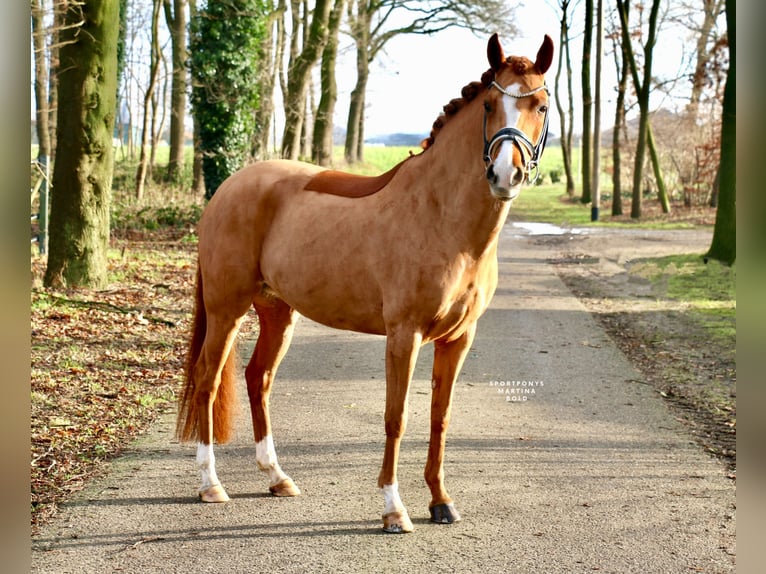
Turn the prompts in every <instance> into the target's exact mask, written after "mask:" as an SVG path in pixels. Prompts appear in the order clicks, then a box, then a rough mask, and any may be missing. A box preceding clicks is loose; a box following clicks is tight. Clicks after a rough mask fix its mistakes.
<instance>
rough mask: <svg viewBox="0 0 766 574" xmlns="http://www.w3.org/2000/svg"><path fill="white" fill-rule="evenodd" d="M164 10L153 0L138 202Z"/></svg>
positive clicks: (143, 178)
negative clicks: (160, 26)
mask: <svg viewBox="0 0 766 574" xmlns="http://www.w3.org/2000/svg"><path fill="white" fill-rule="evenodd" d="M161 8H162V0H152V28H151V30H152V31H151V63H150V72H149V85H148V86H147V88H146V92H145V93H144V119H143V123H142V128H141V156H140V158H139V160H138V168H137V170H136V191H135V196H136V199H137V200H140V199H142V198H143V196H144V187H145V185H146V176H147V173H148V171H149V165H150V162H149V158H148V157H147V151H148V150H147V148H148V146H149V139H150V138H151V137H152V133H153V130H152V128H151V125H150V124H151V118H152V116H153V114H152V106H151V103H152V98H153V96H154V90H155V89H156V86H157V79H158V78H159V71H160V61H161V59H162V53H161V50H160V38H159V21H160V9H161Z"/></svg>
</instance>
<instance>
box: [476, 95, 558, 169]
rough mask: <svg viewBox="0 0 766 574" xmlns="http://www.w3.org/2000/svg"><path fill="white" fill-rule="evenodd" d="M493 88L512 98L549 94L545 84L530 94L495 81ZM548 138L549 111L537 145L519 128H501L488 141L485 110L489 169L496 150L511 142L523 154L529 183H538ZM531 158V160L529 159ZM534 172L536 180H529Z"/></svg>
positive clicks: (487, 163) (485, 161) (485, 146)
mask: <svg viewBox="0 0 766 574" xmlns="http://www.w3.org/2000/svg"><path fill="white" fill-rule="evenodd" d="M491 87H495V88H497V89H498V90H500V91H501V92H502V93H503V94H504V95H506V96H508V97H510V98H515V99H519V98H526V97H528V96H531V95H533V94H536V93H537V92H539V91H541V90H545V93H546V94H548V93H549V92H548V86H546V85H545V84H543V85H542V86H539V87H537V88H535V89H534V90H531V91H529V92H524V93H521V92H516V93H513V92H509V91H508V90H506V89H505V88H503V87H502V86H501V85H500V84H498V83H497V82H495V81H493V82H492V84H491ZM547 137H548V110H546V111H545V119H544V120H543V131H542V133H541V134H540V140H539V141H538V142H537V144H533V143H532V141H531V140H530V139H529V138H528V137H527V135H526V134H525V133H524V132H523V131H521V130H520V129H518V128H501V129H500V130H498V131H497V133H496V134H495V135H493V136H492V139H490V140H488V139H487V110H484V163H485V164H486V166H487V169H489V168H490V167H491V166H492V156H493V155H494V151H495V149H496V148H497V147H498V146H499V145H501V144H502V143H503V142H504V141H506V140H508V141H510V142H511V143H512V144H513V145H514V146H516V149H518V150H519V153H520V154H521V161H522V162H524V172H525V176H526V178H527V181H528V182H529V183H534V182H535V181H537V178H538V177H540V168H539V167H538V162H539V161H540V158H541V157H542V156H543V150H544V149H545V140H546V139H547ZM527 158H529V159H527ZM532 170H534V171H535V176H534V178H532V179H530V178H529V173H530V172H531V171H532Z"/></svg>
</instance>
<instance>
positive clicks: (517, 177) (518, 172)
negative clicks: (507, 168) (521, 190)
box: [511, 167, 524, 186]
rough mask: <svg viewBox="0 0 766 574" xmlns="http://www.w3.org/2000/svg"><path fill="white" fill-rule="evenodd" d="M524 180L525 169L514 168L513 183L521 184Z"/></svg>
mask: <svg viewBox="0 0 766 574" xmlns="http://www.w3.org/2000/svg"><path fill="white" fill-rule="evenodd" d="M523 181H524V170H523V169H520V168H518V167H517V168H516V169H514V170H513V176H511V185H512V186H513V185H520V184H521V183H522V182H523Z"/></svg>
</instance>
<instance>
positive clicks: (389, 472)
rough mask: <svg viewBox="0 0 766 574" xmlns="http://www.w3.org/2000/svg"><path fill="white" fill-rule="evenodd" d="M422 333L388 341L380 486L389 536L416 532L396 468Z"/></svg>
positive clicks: (392, 336) (398, 335)
mask: <svg viewBox="0 0 766 574" xmlns="http://www.w3.org/2000/svg"><path fill="white" fill-rule="evenodd" d="M421 342H422V336H421V335H420V334H419V333H412V332H400V333H393V334H392V333H389V335H388V338H387V339H386V414H385V425H386V447H385V450H384V453H383V465H382V467H381V469H380V475H379V476H378V487H379V488H380V489H381V492H382V493H383V499H384V503H385V507H384V510H383V530H384V531H385V532H389V533H395V534H398V533H403V532H412V530H413V526H412V521H411V520H410V517H409V515H408V514H407V509H406V508H405V507H404V504H402V500H401V498H400V496H399V483H398V481H397V478H396V468H397V465H398V462H399V444H400V442H401V439H402V436H403V435H404V431H405V429H406V427H407V394H408V391H409V386H410V380H411V379H412V372H413V370H414V368H415V362H416V360H417V357H418V352H419V351H420V344H421Z"/></svg>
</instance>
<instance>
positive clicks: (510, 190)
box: [486, 163, 526, 201]
mask: <svg viewBox="0 0 766 574" xmlns="http://www.w3.org/2000/svg"><path fill="white" fill-rule="evenodd" d="M510 168H511V169H510V171H511V173H510V176H509V177H501V176H500V175H499V173H498V171H497V170H495V165H494V164H493V163H491V164H489V166H488V167H487V171H486V176H487V182H489V188H490V191H491V192H492V195H494V196H495V197H496V198H497V199H499V200H501V201H510V200H511V199H515V198H516V197H518V195H519V193H521V184H522V183H524V180H525V179H526V172H525V171H524V170H523V169H522V168H520V167H517V166H514V165H511V166H510Z"/></svg>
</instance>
